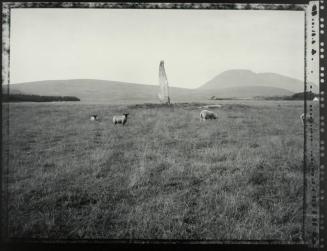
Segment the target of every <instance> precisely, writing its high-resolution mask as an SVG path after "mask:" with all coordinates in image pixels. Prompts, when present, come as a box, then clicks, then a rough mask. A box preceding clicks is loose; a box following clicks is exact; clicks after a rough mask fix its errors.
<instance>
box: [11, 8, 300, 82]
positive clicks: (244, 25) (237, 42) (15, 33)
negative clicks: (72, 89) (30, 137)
mask: <svg viewBox="0 0 327 251" xmlns="http://www.w3.org/2000/svg"><path fill="white" fill-rule="evenodd" d="M11 11H12V16H11V40H10V53H11V57H10V77H11V81H10V82H11V83H20V82H29V81H38V80H55V79H76V78H79V79H81V78H92V79H103V80H116V81H125V82H132V83H143V84H157V83H158V68H159V62H160V60H164V61H165V67H166V73H167V77H168V81H169V83H170V85H172V86H179V87H186V88H195V87H198V86H200V85H202V84H204V83H205V82H207V81H209V80H210V79H212V78H213V77H214V76H215V75H217V74H219V73H221V72H223V71H225V70H229V69H249V70H252V71H254V72H274V73H279V74H284V75H287V76H290V77H294V78H297V79H301V80H303V75H304V72H303V68H304V12H302V11H254V10H248V11H246V10H150V9H148V10H146V9H145V10H140V9H133V10H129V9H125V10H124V9H119V10H117V9H12V10H11Z"/></svg>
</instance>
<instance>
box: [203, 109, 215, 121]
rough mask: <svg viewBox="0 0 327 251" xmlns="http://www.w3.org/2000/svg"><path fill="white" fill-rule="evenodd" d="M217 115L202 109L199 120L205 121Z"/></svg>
mask: <svg viewBox="0 0 327 251" xmlns="http://www.w3.org/2000/svg"><path fill="white" fill-rule="evenodd" d="M217 117H218V116H217V114H215V113H214V112H211V111H208V110H202V111H201V112H200V121H205V120H207V119H216V118H217Z"/></svg>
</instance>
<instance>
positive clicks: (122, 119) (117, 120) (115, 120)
mask: <svg viewBox="0 0 327 251" xmlns="http://www.w3.org/2000/svg"><path fill="white" fill-rule="evenodd" d="M127 116H128V113H124V115H121V116H113V117H112V122H113V123H114V124H115V125H116V124H123V125H125V124H126V122H127Z"/></svg>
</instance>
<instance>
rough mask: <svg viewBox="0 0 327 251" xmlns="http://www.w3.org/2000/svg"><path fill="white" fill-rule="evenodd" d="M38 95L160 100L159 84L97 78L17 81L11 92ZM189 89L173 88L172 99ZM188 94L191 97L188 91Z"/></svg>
mask: <svg viewBox="0 0 327 251" xmlns="http://www.w3.org/2000/svg"><path fill="white" fill-rule="evenodd" d="M12 91H15V92H20V93H24V94H35V95H53V96H76V97H78V98H79V99H80V100H81V101H83V102H91V103H113V104H115V103H117V104H118V103H140V102H157V101H158V98H157V93H158V86H155V85H144V84H134V83H126V82H118V81H106V80H95V79H73V80H47V81H38V82H28V83H21V84H14V85H11V87H10V92H12ZM187 91H188V89H183V88H175V87H172V88H171V93H172V95H171V96H172V99H176V96H183V93H184V92H187ZM184 96H187V95H186V94H185V95H184Z"/></svg>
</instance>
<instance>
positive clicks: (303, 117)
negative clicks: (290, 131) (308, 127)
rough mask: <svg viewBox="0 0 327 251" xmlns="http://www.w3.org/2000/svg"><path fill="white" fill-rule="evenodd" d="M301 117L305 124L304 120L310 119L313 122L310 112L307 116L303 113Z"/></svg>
mask: <svg viewBox="0 0 327 251" xmlns="http://www.w3.org/2000/svg"><path fill="white" fill-rule="evenodd" d="M300 118H301V121H302V125H304V120H306V121H308V122H309V123H313V118H312V117H310V115H308V114H307V115H306V116H305V114H304V113H302V114H301V116H300Z"/></svg>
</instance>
